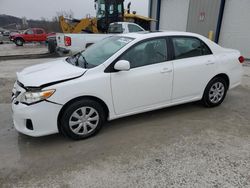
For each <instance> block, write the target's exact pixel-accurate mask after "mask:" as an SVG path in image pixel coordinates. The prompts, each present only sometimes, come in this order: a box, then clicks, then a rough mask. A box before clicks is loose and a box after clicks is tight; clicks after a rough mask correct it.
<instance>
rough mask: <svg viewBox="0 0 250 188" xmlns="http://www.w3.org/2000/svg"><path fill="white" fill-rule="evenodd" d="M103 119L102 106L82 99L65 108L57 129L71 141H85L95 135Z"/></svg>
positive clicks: (103, 121)
mask: <svg viewBox="0 0 250 188" xmlns="http://www.w3.org/2000/svg"><path fill="white" fill-rule="evenodd" d="M105 119H106V118H105V111H104V109H103V107H102V105H100V104H99V103H98V102H96V101H94V100H90V99H82V100H79V101H76V102H73V103H71V104H70V105H69V106H67V107H66V109H65V110H64V112H63V113H62V115H61V117H60V119H59V126H60V128H59V129H60V130H61V131H60V132H62V133H63V134H64V135H66V136H67V137H69V138H71V139H74V140H80V139H85V138H89V137H91V136H93V135H95V134H97V133H98V132H99V131H100V129H101V128H102V125H103V124H104V123H105Z"/></svg>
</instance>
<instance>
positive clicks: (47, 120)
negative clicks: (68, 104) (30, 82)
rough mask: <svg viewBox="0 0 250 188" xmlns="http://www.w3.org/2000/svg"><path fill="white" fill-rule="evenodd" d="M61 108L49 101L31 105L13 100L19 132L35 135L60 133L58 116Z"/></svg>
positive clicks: (14, 119)
mask: <svg viewBox="0 0 250 188" xmlns="http://www.w3.org/2000/svg"><path fill="white" fill-rule="evenodd" d="M61 108H62V106H61V105H58V104H54V103H50V102H47V101H43V102H40V103H37V104H33V105H29V106H28V105H25V104H22V103H18V104H15V103H14V102H13V103H12V111H13V123H14V126H15V128H16V130H17V131H18V132H21V133H23V134H26V135H29V136H34V137H38V136H44V135H49V134H54V133H58V127H57V117H58V115H59V112H60V110H61ZM30 123H31V125H32V126H31V125H30Z"/></svg>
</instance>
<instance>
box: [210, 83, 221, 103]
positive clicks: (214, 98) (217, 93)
mask: <svg viewBox="0 0 250 188" xmlns="http://www.w3.org/2000/svg"><path fill="white" fill-rule="evenodd" d="M224 94H225V86H224V85H223V84H222V83H221V82H216V83H214V84H213V85H212V87H211V88H210V90H209V100H210V101H211V102H212V103H214V104H216V103H218V102H220V101H221V99H222V98H223V96H224Z"/></svg>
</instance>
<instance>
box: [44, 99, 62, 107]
mask: <svg viewBox="0 0 250 188" xmlns="http://www.w3.org/2000/svg"><path fill="white" fill-rule="evenodd" d="M44 101H46V102H49V103H52V104H57V105H60V106H63V104H60V103H57V102H53V101H50V100H47V99H45V100H44Z"/></svg>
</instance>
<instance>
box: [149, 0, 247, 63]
mask: <svg viewBox="0 0 250 188" xmlns="http://www.w3.org/2000/svg"><path fill="white" fill-rule="evenodd" d="M149 16H150V17H152V18H155V19H156V20H158V22H156V23H153V24H152V26H151V27H152V29H157V30H158V29H160V30H178V31H190V32H195V33H199V34H202V35H204V36H206V37H208V35H209V32H210V34H212V35H211V36H212V39H213V40H214V41H215V42H218V43H219V44H220V45H222V46H224V47H228V48H235V49H238V50H240V51H241V53H242V54H243V55H244V56H245V57H246V58H249V59H250V0H149Z"/></svg>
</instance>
